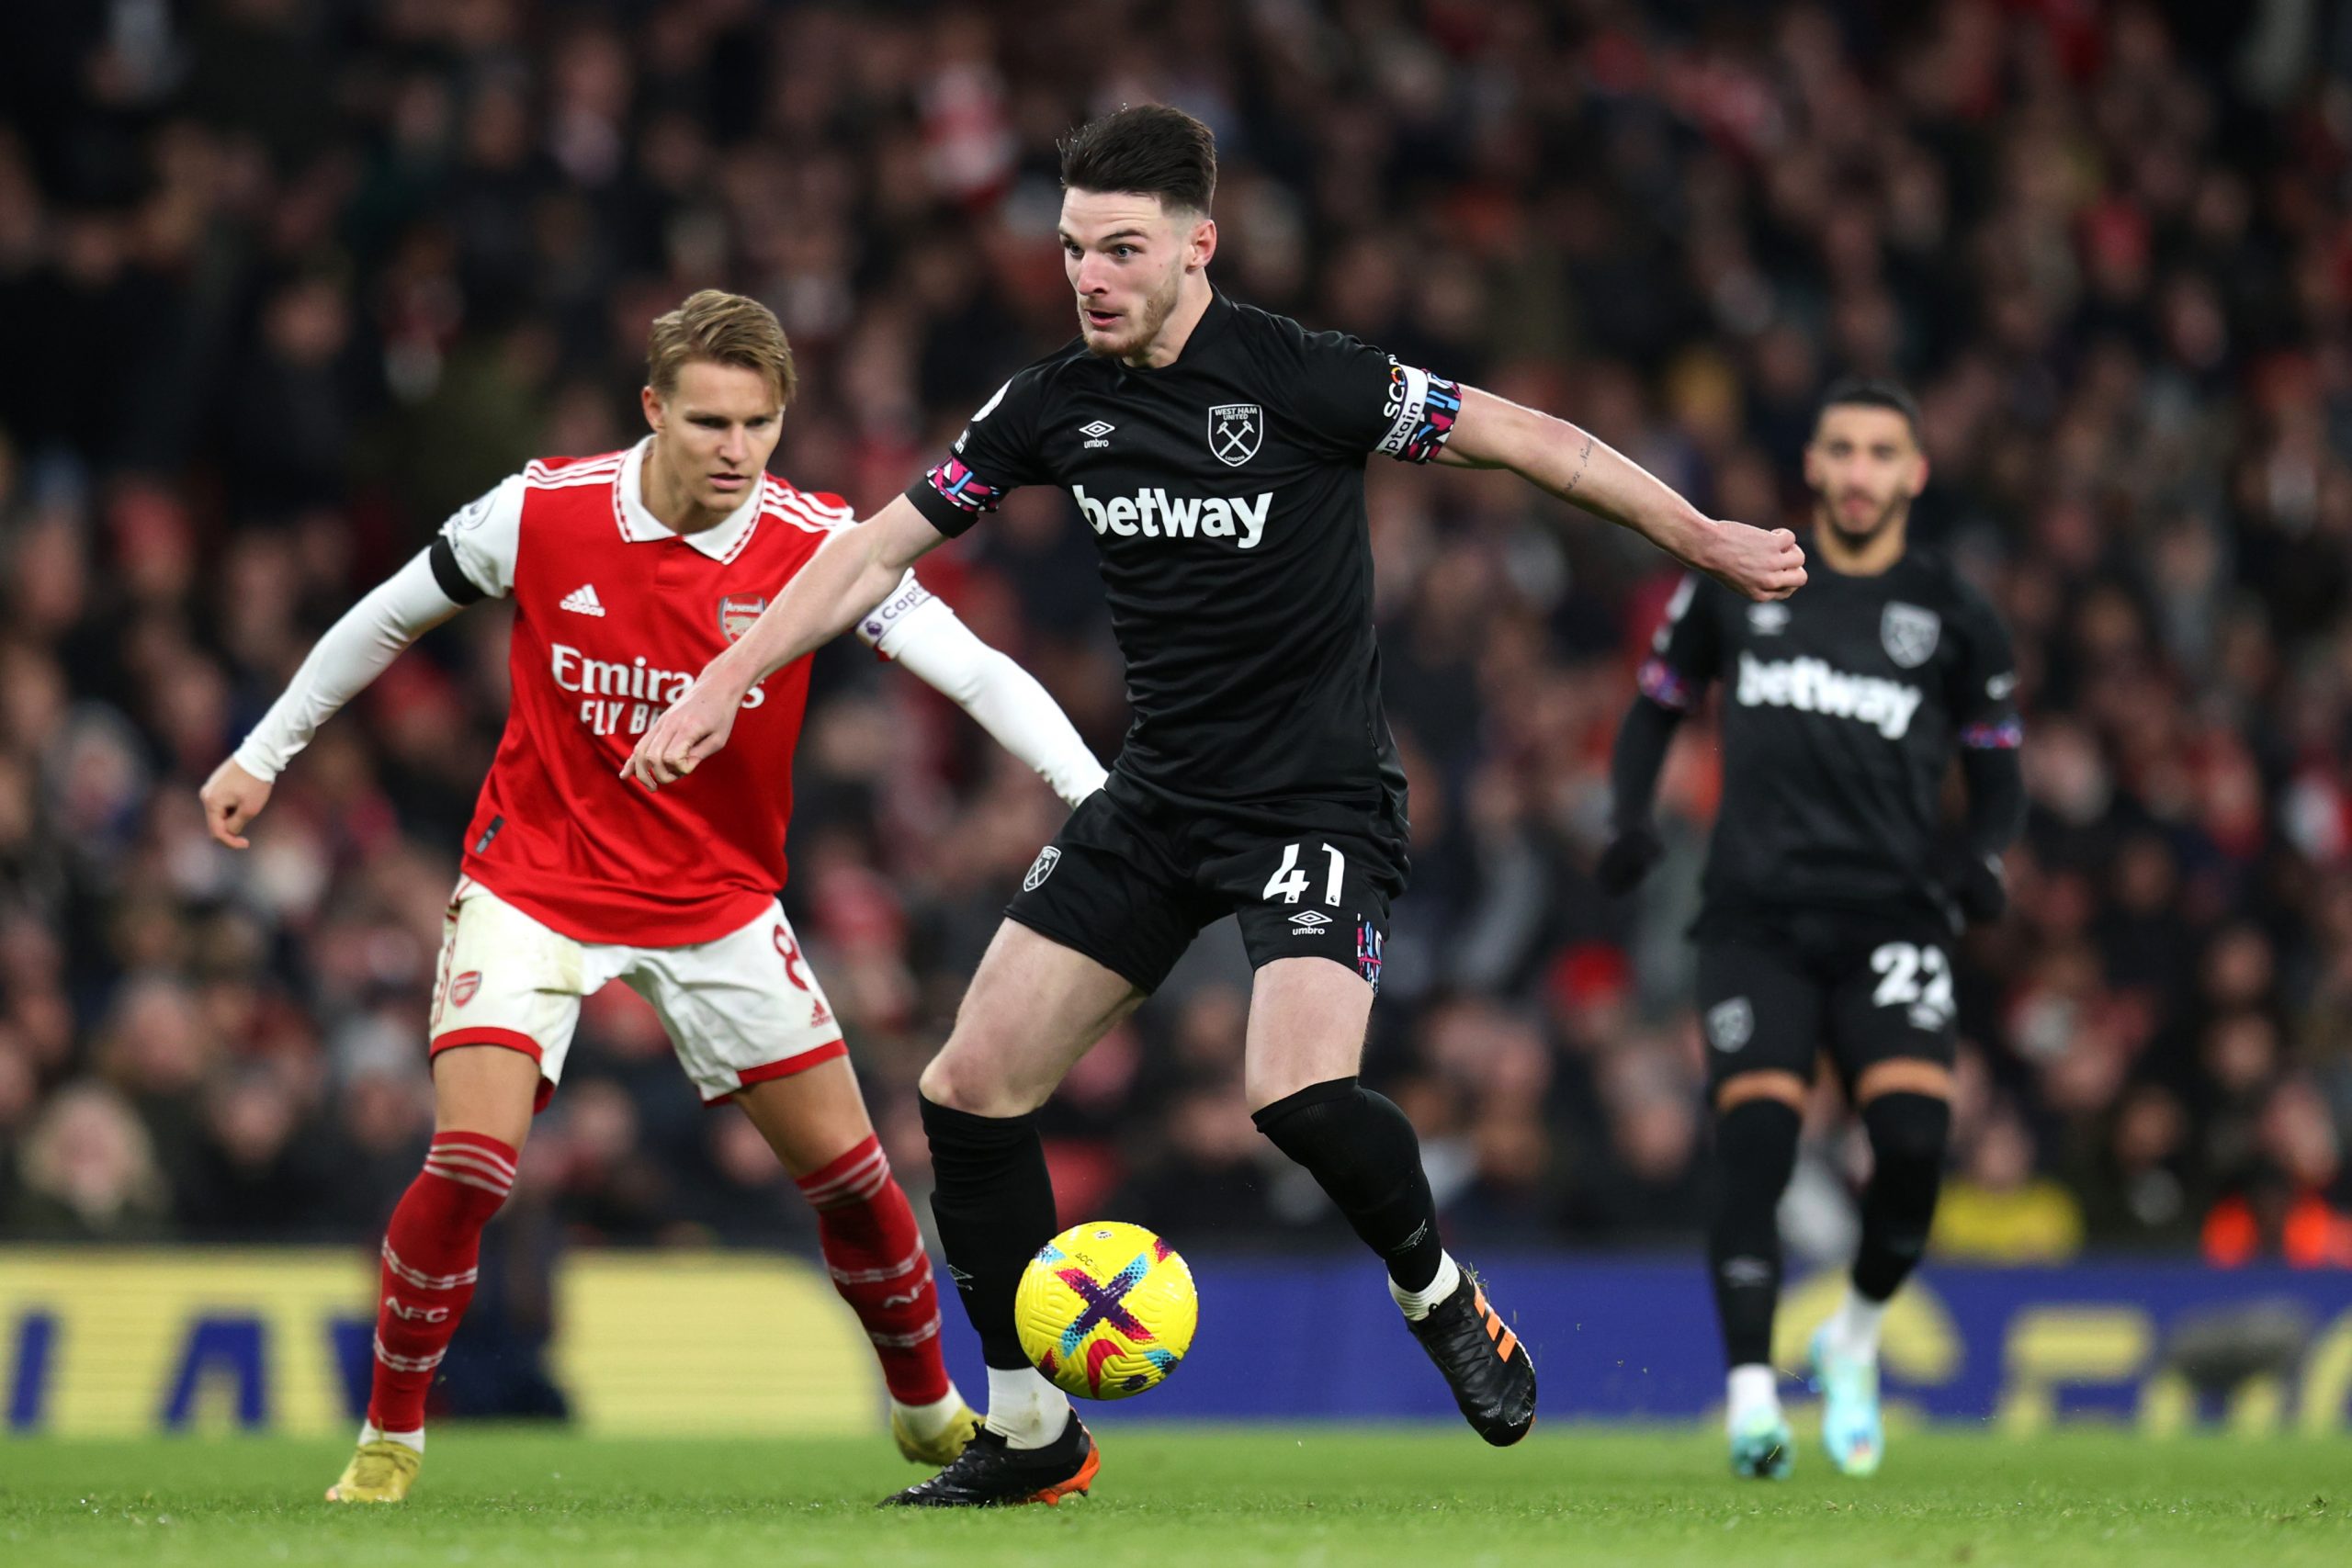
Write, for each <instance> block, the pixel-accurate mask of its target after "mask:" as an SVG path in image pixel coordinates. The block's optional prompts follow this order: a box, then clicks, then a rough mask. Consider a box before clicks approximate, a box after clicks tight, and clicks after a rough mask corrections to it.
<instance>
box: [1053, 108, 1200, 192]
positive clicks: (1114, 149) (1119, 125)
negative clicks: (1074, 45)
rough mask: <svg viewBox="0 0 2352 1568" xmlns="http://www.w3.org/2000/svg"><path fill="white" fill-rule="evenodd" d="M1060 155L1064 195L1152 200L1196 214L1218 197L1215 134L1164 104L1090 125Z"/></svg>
mask: <svg viewBox="0 0 2352 1568" xmlns="http://www.w3.org/2000/svg"><path fill="white" fill-rule="evenodd" d="M1061 150H1062V188H1063V189H1064V190H1094V191H1126V192H1132V193H1133V194H1135V195H1136V196H1156V197H1159V202H1160V205H1161V206H1163V207H1184V208H1190V209H1192V210H1193V211H1195V212H1200V213H1206V212H1207V211H1208V209H1209V199H1210V197H1214V196H1215V195H1216V133H1215V132H1214V131H1212V130H1209V128H1208V127H1207V126H1205V125H1203V124H1202V123H1201V122H1200V121H1199V120H1197V119H1194V118H1193V117H1192V116H1191V115H1188V114H1186V113H1185V112H1184V111H1183V110H1182V109H1177V108H1170V107H1168V106H1167V105H1166V104H1134V105H1130V106H1128V107H1124V108H1120V109H1116V110H1114V111H1113V112H1112V113H1110V114H1106V115H1104V116H1103V117H1102V118H1099V119H1090V120H1088V121H1087V122H1086V123H1085V124H1084V125H1081V126H1080V127H1079V128H1078V129H1077V130H1073V131H1071V132H1070V133H1069V136H1068V137H1066V138H1064V139H1063V141H1062V142H1061Z"/></svg>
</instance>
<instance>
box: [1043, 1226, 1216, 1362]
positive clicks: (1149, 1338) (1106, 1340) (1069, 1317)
mask: <svg viewBox="0 0 2352 1568" xmlns="http://www.w3.org/2000/svg"><path fill="white" fill-rule="evenodd" d="M1012 1314H1013V1319H1014V1322H1015V1324H1016V1325H1018V1326H1019V1328H1020V1331H1021V1348H1022V1349H1023V1351H1024V1352H1026V1353H1027V1355H1028V1357H1029V1359H1030V1360H1031V1361H1033V1362H1035V1365H1036V1368H1037V1370H1038V1371H1041V1372H1043V1373H1045V1374H1046V1377H1048V1378H1050V1379H1052V1380H1053V1382H1054V1383H1055V1384H1056V1386H1057V1387H1059V1388H1060V1389H1062V1390H1063V1391H1064V1392H1065V1393H1074V1394H1077V1395H1079V1396H1080V1397H1081V1398H1085V1399H1125V1398H1127V1397H1129V1396H1130V1395H1133V1394H1138V1393H1143V1392H1144V1391H1145V1390H1146V1389H1148V1388H1156V1387H1158V1386H1159V1383H1160V1382H1162V1381H1164V1380H1165V1379H1166V1378H1167V1376H1168V1374H1169V1373H1170V1372H1172V1371H1175V1370H1176V1364H1177V1363H1178V1362H1179V1361H1182V1359H1184V1352H1185V1351H1187V1350H1189V1349H1191V1348H1193V1329H1194V1328H1195V1327H1197V1326H1198V1325H1199V1324H1200V1320H1201V1303H1200V1297H1199V1295H1198V1294H1197V1293H1196V1292H1194V1291H1193V1271H1192V1269H1189V1268H1187V1267H1186V1266H1185V1263H1184V1260H1183V1258H1180V1257H1178V1256H1177V1254H1176V1249H1175V1248H1174V1247H1170V1246H1169V1245H1168V1244H1167V1243H1166V1242H1164V1241H1162V1240H1160V1239H1159V1237H1158V1236H1156V1235H1152V1233H1151V1232H1149V1231H1148V1230H1146V1229H1144V1228H1143V1227H1142V1226H1141V1225H1130V1224H1121V1223H1120V1222H1118V1221H1116V1220H1098V1221H1096V1222H1094V1223H1092V1224H1083V1225H1072V1226H1071V1227H1070V1228H1069V1229H1068V1230H1066V1231H1064V1232H1062V1234H1061V1235H1057V1236H1056V1237H1054V1239H1053V1240H1051V1241H1049V1242H1047V1243H1046V1245H1045V1247H1044V1248H1043V1250H1041V1251H1040V1252H1039V1253H1038V1254H1037V1256H1036V1257H1035V1258H1031V1259H1030V1260H1029V1267H1028V1269H1027V1270H1026V1271H1024V1272H1023V1274H1022V1276H1021V1288H1020V1290H1019V1291H1018V1292H1016V1293H1015V1294H1014V1296H1013V1299H1012Z"/></svg>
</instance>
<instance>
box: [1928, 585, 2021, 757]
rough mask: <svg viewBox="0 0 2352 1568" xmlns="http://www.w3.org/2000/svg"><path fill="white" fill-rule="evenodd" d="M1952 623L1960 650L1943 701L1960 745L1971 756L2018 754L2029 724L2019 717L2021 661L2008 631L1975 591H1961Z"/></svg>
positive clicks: (1952, 666) (1957, 651)
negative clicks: (1978, 754)
mask: <svg viewBox="0 0 2352 1568" xmlns="http://www.w3.org/2000/svg"><path fill="white" fill-rule="evenodd" d="M1953 618H1954V620H1955V621H1956V622H1957V623H1958V624H1957V626H1955V627H1954V629H1955V630H1956V631H1958V632H1959V633H1960V638H1959V643H1960V646H1959V648H1958V649H1956V650H1955V657H1954V658H1953V660H1952V661H1951V670H1950V675H1949V680H1950V682H1951V685H1950V688H1949V690H1948V691H1947V692H1946V694H1945V700H1946V701H1947V702H1948V703H1949V704H1950V705H1951V715H1952V722H1953V723H1954V724H1955V725H1957V726H1958V727H1959V729H1960V743H1961V745H1962V747H1963V748H1965V749H1967V750H1972V751H2001V750H2016V749H2017V748H2018V747H2019V746H2022V745H2023V744H2025V720H2024V718H2023V716H2020V715H2019V714H2018V661H2017V653H2016V650H2015V649H2014V648H2013V647H2012V645H2011V644H2010V641H2009V628H2008V627H2007V626H2003V625H2002V624H2001V617H2000V615H1998V614H1996V612H1995V611H1994V609H1993V606H1992V605H1991V604H1988V603H1987V602H1986V601H1985V598H1984V597H1983V595H1981V594H1979V593H1977V592H1974V591H1973V589H1963V590H1962V593H1961V597H1960V603H1959V604H1958V606H1957V607H1956V608H1955V610H1954V613H1953Z"/></svg>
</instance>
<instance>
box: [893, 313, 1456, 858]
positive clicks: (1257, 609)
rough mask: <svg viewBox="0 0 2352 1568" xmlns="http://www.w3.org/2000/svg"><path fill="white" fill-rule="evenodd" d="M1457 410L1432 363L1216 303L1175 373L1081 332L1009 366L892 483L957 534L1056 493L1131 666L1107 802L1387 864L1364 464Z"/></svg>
mask: <svg viewBox="0 0 2352 1568" xmlns="http://www.w3.org/2000/svg"><path fill="white" fill-rule="evenodd" d="M1461 406H1462V399H1461V390H1460V389H1459V388H1458V387H1457V386H1455V385H1454V383H1453V382H1451V381H1448V380H1446V379H1444V378H1442V377H1438V376H1432V375H1430V374H1429V373H1428V372H1426V371H1424V370H1420V369H1418V368H1415V367H1411V366H1406V365H1399V364H1397V362H1396V361H1395V360H1393V359H1392V358H1391V357H1390V356H1389V355H1385V354H1383V353H1382V352H1381V351H1380V350H1378V349H1376V348H1373V347H1371V346H1369V345H1368V344H1364V343H1362V342H1360V341H1359V340H1357V339H1355V338H1352V337H1350V336H1348V335H1346V334H1345V333H1310V332H1307V331H1306V330H1305V329H1304V328H1302V327H1301V326H1299V324H1298V323H1297V322H1295V321H1289V320H1287V319H1285V318H1283V317H1281V316H1275V315H1270V314H1268V313H1267V312H1266V311H1263V310H1255V309H1252V308H1250V307H1249V306H1244V305H1236V304H1234V303H1233V302H1232V301H1230V300H1229V299H1226V298H1225V296H1223V295H1222V294H1220V295H1217V296H1216V297H1215V298H1214V299H1212V300H1211V302H1210V304H1209V306H1208V309H1207V310H1206V312H1205V313H1204V315H1203V316H1202V318H1201V320H1200V322H1199V324H1198V325H1196V326H1195V327H1194V328H1193V333H1192V335H1191V336H1190V337H1189V338H1188V339H1187V340H1186V342H1185V344H1184V348H1183V352H1182V354H1181V355H1178V357H1177V358H1176V360H1175V362H1174V363H1172V364H1170V365H1167V366H1163V367H1159V368H1157V369H1148V370H1138V369H1136V368H1134V367H1130V366H1126V365H1123V364H1121V363H1119V362H1118V361H1116V360H1113V359H1106V358H1103V357H1100V356H1097V355H1093V354H1091V353H1089V352H1088V351H1087V349H1086V347H1085V345H1084V343H1083V342H1082V340H1073V341H1072V342H1071V343H1070V344H1068V345H1066V346H1065V347H1063V348H1062V349H1060V350H1058V351H1057V352H1056V353H1054V354H1052V355H1048V356H1046V358H1044V359H1041V360H1038V361H1037V362H1036V363H1035V364H1034V365H1031V366H1028V367H1025V368H1024V369H1023V370H1021V371H1020V372H1019V373H1018V374H1016V375H1015V376H1014V377H1013V378H1012V379H1011V380H1010V381H1007V382H1006V383H1005V384H1004V385H1003V387H1001V388H1000V389H998V391H997V393H996V395H995V396H994V397H992V398H990V399H989V400H988V401H987V402H986V403H985V404H983V405H982V406H981V408H980V410H979V412H977V413H975V414H974V415H973V416H972V420H971V423H970V424H969V425H967V427H966V429H965V431H964V434H962V436H961V437H959V438H958V439H957V440H956V445H955V449H954V451H953V453H952V455H951V456H950V457H948V458H947V460H946V461H944V462H943V463H941V464H940V465H939V466H938V467H937V468H933V469H932V470H931V472H930V473H929V474H928V475H927V476H926V477H925V478H923V479H921V480H919V481H917V482H916V483H915V484H914V485H913V486H912V487H910V489H909V490H908V491H907V495H908V498H909V499H910V501H912V502H913V503H914V504H915V506H916V508H917V509H918V510H919V511H921V512H922V514H923V515H924V516H925V517H927V518H929V519H930V520H931V522H932V524H933V526H935V527H937V528H938V529H939V530H940V532H942V533H944V534H948V535H951V536H952V535H956V534H960V533H962V532H963V531H964V530H965V529H967V528H968V527H970V526H971V525H973V524H974V523H975V522H977V521H978V519H979V517H980V516H981V515H982V514H983V513H987V512H989V511H990V510H992V509H993V508H994V507H995V506H996V505H997V503H998V502H1000V501H1001V499H1002V497H1003V496H1004V494H1005V493H1006V492H1007V491H1011V490H1012V489H1013V488H1015V487H1016V486H1020V485H1035V484H1050V485H1058V486H1060V487H1062V488H1063V489H1064V490H1066V491H1069V497H1070V500H1071V501H1072V502H1075V503H1076V505H1077V508H1078V512H1079V515H1080V518H1081V519H1082V520H1083V522H1084V524H1085V525H1086V526H1087V528H1088V529H1089V530H1091V532H1092V534H1093V536H1094V540H1095V546H1096V549H1097V558H1098V562H1099V564H1100V566H1101V569H1102V573H1103V587H1104V589H1105V590H1106V592H1107V596H1108V599H1109V602H1110V609H1111V625H1112V629H1113V632H1114V635H1115V636H1116V637H1117V638H1118V643H1119V649H1120V651H1121V653H1123V654H1124V655H1125V658H1126V665H1127V700H1128V704H1129V705H1130V707H1131V708H1132V709H1133V713H1134V722H1133V724H1132V726H1131V727H1130V728H1129V729H1128V731H1127V736H1126V742H1125V747H1124V748H1123V749H1122V750H1121V751H1120V753H1119V758H1118V761H1117V762H1116V763H1115V764H1114V766H1113V768H1112V773H1111V782H1110V784H1109V786H1108V787H1109V788H1110V790H1111V792H1112V795H1113V798H1114V799H1115V800H1120V801H1122V802H1124V803H1125V804H1129V805H1141V806H1145V807H1147V808H1148V807H1153V806H1156V807H1159V808H1161V809H1165V808H1167V807H1175V808H1177V809H1180V810H1183V811H1197V812H1208V813H1214V814H1216V815H1219V816H1224V817H1228V818H1239V819H1242V820H1250V821H1260V822H1263V823H1265V824H1266V825H1268V826H1270V827H1274V828H1277V829H1282V828H1292V827H1299V828H1324V829H1331V830H1334V831H1350V832H1355V833H1370V834H1372V835H1374V837H1376V838H1377V839H1379V840H1383V841H1385V842H1391V843H1393V844H1394V845H1395V846H1396V848H1397V853H1398V856H1399V859H1400V863H1401V857H1402V852H1403V839H1404V833H1405V777H1404V773H1403V770H1402V769H1401V768H1400V767H1399V766H1398V764H1397V750H1396V744H1395V742H1394V741H1393V740H1392V739H1390V737H1389V733H1388V724H1387V720H1386V718H1385V716H1384V715H1383V713H1382V710H1381V701H1380V655H1379V650H1378V648H1377V645H1376V644H1375V642H1374V636H1373V619H1372V546H1371V541H1370V538H1369V536H1368V533H1367V530H1366V525H1365V520H1364V502H1363V479H1364V458H1365V457H1366V456H1367V455H1369V454H1371V453H1374V452H1380V453H1385V454H1386V455H1387V456H1389V457H1396V458H1399V459H1401V460H1403V461H1407V462H1416V463H1420V462H1427V461H1429V460H1430V458H1431V457H1435V456H1436V455H1437V453H1438V451H1439V450H1440V448H1442V446H1443V445H1444V443H1445V440H1446V437H1447V436H1448V435H1449V434H1451V433H1452V431H1453V422H1454V418H1455V416H1456V414H1457V413H1458V412H1460V409H1461Z"/></svg>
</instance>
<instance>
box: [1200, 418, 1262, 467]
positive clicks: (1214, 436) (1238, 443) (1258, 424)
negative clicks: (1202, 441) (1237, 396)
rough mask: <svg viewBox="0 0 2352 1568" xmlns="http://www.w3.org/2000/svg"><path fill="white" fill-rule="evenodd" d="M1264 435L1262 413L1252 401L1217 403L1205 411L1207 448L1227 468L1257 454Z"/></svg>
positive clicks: (1239, 464)
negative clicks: (1206, 418)
mask: <svg viewBox="0 0 2352 1568" xmlns="http://www.w3.org/2000/svg"><path fill="white" fill-rule="evenodd" d="M1265 434H1266V412H1265V411H1264V410H1263V409H1261V408H1260V407H1259V406H1258V405H1257V404H1256V403H1219V404H1217V405H1216V407H1215V408H1213V409H1211V410H1209V450H1210V451H1212V452H1214V453H1216V460H1217V461H1218V462H1220V463H1223V464H1225V465H1226V466H1227V468H1239V467H1240V466H1241V465H1242V464H1244V463H1246V462H1248V461H1249V460H1250V458H1252V457H1256V456H1257V455H1258V443H1259V442H1260V441H1261V440H1262V439H1264V437H1265Z"/></svg>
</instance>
